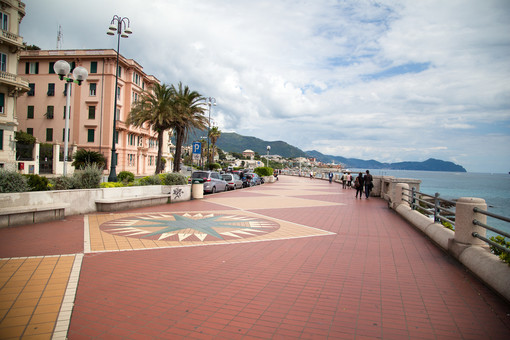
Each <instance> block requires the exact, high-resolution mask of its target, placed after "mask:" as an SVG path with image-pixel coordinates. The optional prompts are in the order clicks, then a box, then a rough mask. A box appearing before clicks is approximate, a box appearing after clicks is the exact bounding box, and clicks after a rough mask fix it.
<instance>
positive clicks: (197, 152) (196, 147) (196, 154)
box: [192, 142, 202, 160]
mask: <svg viewBox="0 0 510 340" xmlns="http://www.w3.org/2000/svg"><path fill="white" fill-rule="evenodd" d="M192 147H193V160H199V159H200V156H201V155H202V143H199V142H193V145H192Z"/></svg>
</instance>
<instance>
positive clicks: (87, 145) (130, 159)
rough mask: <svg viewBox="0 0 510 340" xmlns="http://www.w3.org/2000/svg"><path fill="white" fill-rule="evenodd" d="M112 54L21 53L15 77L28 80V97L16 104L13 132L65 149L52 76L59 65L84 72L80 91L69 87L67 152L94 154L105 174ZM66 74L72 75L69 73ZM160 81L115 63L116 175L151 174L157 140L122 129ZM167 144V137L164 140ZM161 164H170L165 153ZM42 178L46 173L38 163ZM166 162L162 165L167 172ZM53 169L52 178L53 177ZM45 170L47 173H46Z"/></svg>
mask: <svg viewBox="0 0 510 340" xmlns="http://www.w3.org/2000/svg"><path fill="white" fill-rule="evenodd" d="M116 58H117V53H116V51H115V50H111V49H107V50H50V51H22V52H21V55H20V59H19V66H18V74H20V75H23V77H24V78H26V79H28V81H29V86H30V88H31V89H30V91H29V92H28V93H26V94H24V95H22V96H21V97H19V98H18V109H17V112H18V121H19V127H18V130H23V131H25V132H28V133H29V134H32V135H33V136H34V137H36V138H37V140H38V141H39V142H40V143H50V144H60V145H61V150H63V149H64V148H63V145H64V129H65V106H66V95H65V81H61V80H60V79H59V77H58V76H57V75H56V74H55V72H54V70H53V65H54V63H55V62H56V61H58V60H65V61H67V62H68V63H69V64H70V65H71V68H72V69H73V68H74V67H77V66H83V67H85V68H86V69H87V71H88V72H89V76H88V78H87V79H86V80H85V81H84V82H83V83H82V84H81V86H79V85H78V84H72V86H71V105H70V123H69V145H70V146H69V150H72V146H77V148H78V149H87V150H91V151H97V152H99V153H101V154H103V155H104V156H105V158H106V159H107V170H105V174H106V173H108V172H109V168H110V161H111V159H110V158H111V148H112V138H113V105H114V99H115V98H114V96H115V66H116ZM72 69H71V72H72ZM155 83H159V80H158V79H156V78H155V77H154V76H151V75H147V74H145V73H144V72H143V67H142V66H140V65H139V64H138V63H137V62H136V61H134V60H133V59H126V58H124V57H123V56H120V58H119V80H118V96H117V107H116V110H115V111H116V112H115V117H116V134H115V141H116V147H115V148H116V152H117V169H116V170H117V174H118V173H119V172H120V171H124V170H125V171H131V172H132V173H134V174H135V175H138V176H140V175H150V174H154V172H155V169H156V157H157V151H158V142H157V134H156V133H155V132H154V131H152V130H151V129H148V128H135V127H133V126H130V127H128V126H127V125H126V123H125V121H126V119H127V117H128V115H129V112H130V110H131V106H132V103H134V102H135V101H136V100H137V99H138V98H139V96H140V95H141V93H142V92H143V91H144V90H147V89H150V88H151V86H152V85H153V84H155ZM164 140H165V141H167V140H168V136H166V138H165V139H164ZM163 157H164V158H171V156H170V154H169V153H168V152H167V148H164V154H163ZM40 162H41V168H40V171H41V172H45V171H44V169H48V168H49V166H48V164H43V163H44V162H45V160H43V159H41V160H40ZM170 164H171V159H168V161H167V168H166V170H167V171H168V170H169V166H170ZM56 168H57V167H52V169H50V170H51V172H52V173H56V171H55V169H56ZM48 171H49V170H46V172H48Z"/></svg>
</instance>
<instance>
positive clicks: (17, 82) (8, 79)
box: [0, 71, 30, 91]
mask: <svg viewBox="0 0 510 340" xmlns="http://www.w3.org/2000/svg"><path fill="white" fill-rule="evenodd" d="M0 82H3V83H7V84H8V85H12V86H15V87H22V88H23V90H26V91H28V90H30V87H29V86H28V80H27V79H25V78H22V77H20V76H18V75H17V74H12V73H9V72H4V71H0Z"/></svg>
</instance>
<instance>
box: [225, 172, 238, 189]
mask: <svg viewBox="0 0 510 340" xmlns="http://www.w3.org/2000/svg"><path fill="white" fill-rule="evenodd" d="M221 177H223V180H225V182H227V190H235V189H241V188H242V187H243V181H242V180H241V179H240V178H239V176H238V175H236V174H223V175H221Z"/></svg>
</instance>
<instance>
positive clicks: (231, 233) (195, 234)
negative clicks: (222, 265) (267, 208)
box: [100, 213, 280, 242]
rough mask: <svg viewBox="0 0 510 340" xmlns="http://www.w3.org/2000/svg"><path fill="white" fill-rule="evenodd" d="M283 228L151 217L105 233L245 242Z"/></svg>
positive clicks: (237, 219) (212, 217)
mask: <svg viewBox="0 0 510 340" xmlns="http://www.w3.org/2000/svg"><path fill="white" fill-rule="evenodd" d="M278 228H280V224H279V223H276V222H275V221H270V220H266V219H262V218H254V217H247V216H242V215H232V214H218V215H216V214H212V213H211V214H206V215H203V214H201V213H195V214H194V213H185V214H177V213H172V214H150V215H145V216H143V215H142V216H133V217H127V218H122V219H118V220H113V221H111V222H108V223H105V224H103V225H101V227H100V229H101V230H102V231H104V232H107V233H110V234H114V235H120V236H126V237H130V238H139V239H147V240H157V241H162V240H163V241H179V242H204V241H217V240H230V239H242V238H249V237H254V236H260V235H262V234H267V233H271V232H273V231H275V230H277V229H278Z"/></svg>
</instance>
